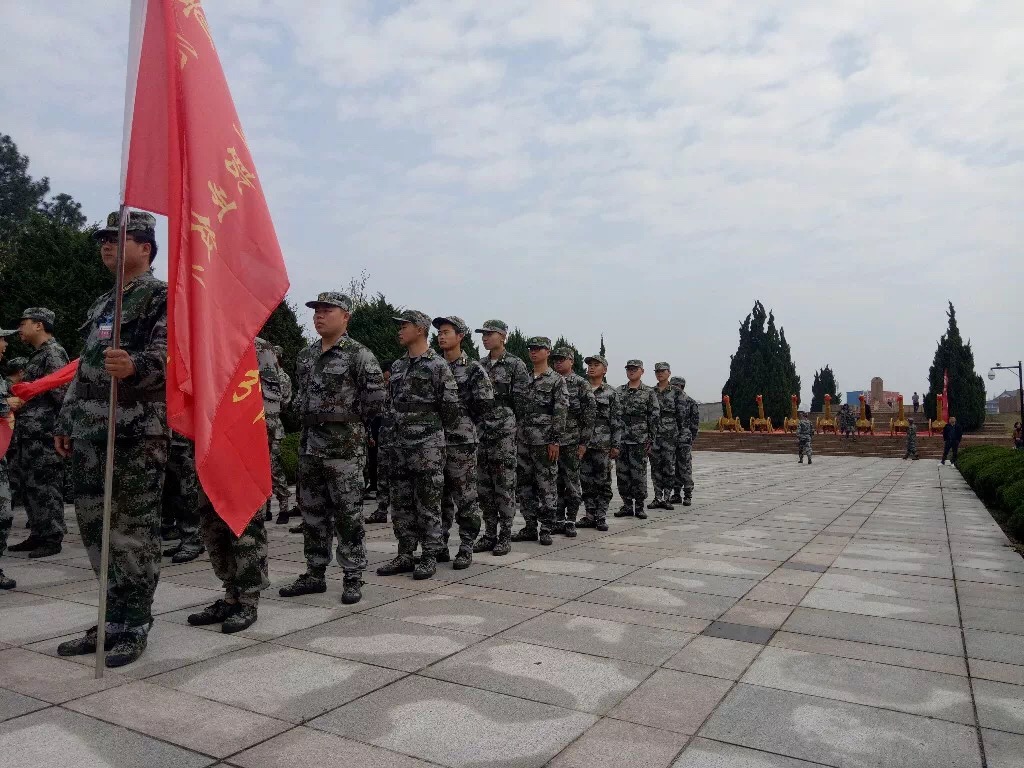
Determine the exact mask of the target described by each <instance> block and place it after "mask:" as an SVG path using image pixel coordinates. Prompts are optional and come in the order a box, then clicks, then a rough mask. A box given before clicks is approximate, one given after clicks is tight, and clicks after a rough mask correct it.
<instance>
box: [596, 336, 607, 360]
mask: <svg viewBox="0 0 1024 768" xmlns="http://www.w3.org/2000/svg"><path fill="white" fill-rule="evenodd" d="M598 354H599V355H601V357H603V358H604V359H605V360H607V359H608V353H607V352H605V350H604V334H603V333H602V334H601V351H600V352H598Z"/></svg>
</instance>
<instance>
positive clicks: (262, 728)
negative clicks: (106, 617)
mask: <svg viewBox="0 0 1024 768" xmlns="http://www.w3.org/2000/svg"><path fill="white" fill-rule="evenodd" d="M694 463H695V472H696V478H695V479H696V483H697V493H696V497H695V498H696V504H695V505H694V506H692V507H689V508H685V507H677V508H676V509H675V510H673V511H672V512H663V511H659V510H652V511H651V514H650V517H649V519H648V520H646V521H643V520H637V519H633V518H611V519H610V520H609V524H610V530H609V531H608V532H607V533H602V532H599V531H595V530H584V531H581V532H580V535H579V537H577V538H576V539H567V538H563V537H559V536H556V537H555V545H554V546H552V547H541V546H539V545H538V544H525V545H515V549H514V550H513V553H512V554H511V555H509V556H507V557H504V558H499V557H494V556H493V555H489V554H482V555H479V556H478V557H477V558H475V562H474V565H473V567H471V568H470V569H468V570H465V571H454V570H453V569H452V568H451V566H450V565H442V566H441V567H440V568H439V570H438V575H437V577H436V578H434V579H430V580H427V581H422V582H417V581H414V580H412V579H411V578H409V577H408V576H396V577H377V576H376V575H375V574H373V573H372V571H371V572H368V573H367V574H366V582H367V583H366V586H365V587H364V599H363V601H362V602H360V603H359V604H357V605H355V606H344V605H342V604H341V602H340V594H341V576H342V573H341V570H340V569H339V568H337V567H336V566H333V565H332V566H331V567H330V568H329V569H328V574H327V575H328V590H327V592H326V593H324V594H319V595H306V596H302V597H299V598H292V599H283V598H280V597H279V596H278V595H277V588H278V587H279V586H280V585H282V584H285V583H288V582H289V581H291V580H292V579H293V578H294V576H295V575H296V574H298V573H301V572H302V570H303V568H304V562H303V559H304V558H303V555H302V541H301V537H300V536H298V535H295V534H289V533H287V530H286V527H285V526H271V527H269V528H268V536H269V540H270V549H271V562H270V571H271V580H272V583H273V585H274V586H273V587H272V588H271V589H270V590H268V591H267V593H266V594H265V595H264V599H263V600H262V602H261V605H260V619H259V621H257V623H256V624H255V625H253V626H252V627H250V628H249V629H248V630H246V631H244V632H242V633H240V634H238V635H224V634H222V633H221V632H220V631H219V627H218V626H216V625H215V626H211V627H203V628H196V627H190V626H188V625H187V616H188V614H189V613H191V612H193V611H194V610H195V609H196V606H200V605H203V604H205V603H206V602H209V601H211V600H212V599H214V598H215V597H216V596H217V595H218V594H219V593H220V586H219V584H218V582H217V580H216V578H215V577H214V576H213V573H212V571H211V569H210V566H209V562H208V559H207V558H206V557H203V558H200V559H199V560H197V561H194V562H192V563H186V564H181V565H171V564H170V563H169V562H165V563H164V565H165V568H164V570H163V574H162V577H161V582H160V587H159V588H158V590H157V596H156V606H155V609H156V611H157V620H156V624H155V625H154V628H153V631H152V634H151V636H150V647H149V649H148V651H147V653H146V655H144V656H143V658H142V659H141V660H140V661H139V662H137V663H136V664H132V665H129V666H128V667H125V668H123V669H121V670H119V671H117V672H108V673H107V675H106V676H105V678H104V679H103V680H101V681H96V680H94V679H93V675H92V664H93V659H92V657H91V656H89V657H77V658H73V659H59V658H57V657H56V655H55V654H56V646H57V643H58V642H60V641H61V640H63V639H65V638H67V637H72V636H75V634H76V633H79V632H81V631H82V630H83V629H84V628H86V627H88V626H91V625H92V624H94V623H95V609H94V607H93V605H94V604H95V602H96V594H95V583H94V582H93V581H92V572H91V570H90V568H89V565H88V560H87V558H86V557H85V553H84V549H83V548H82V546H81V543H80V537H78V535H77V530H76V524H75V521H74V515H73V514H70V515H69V517H68V522H69V528H70V530H69V534H68V538H67V540H66V546H65V550H64V551H63V552H62V553H61V555H59V556H58V557H56V558H47V559H46V560H44V561H41V562H40V561H30V560H27V559H26V558H24V557H22V556H11V557H5V558H4V561H3V566H4V568H5V570H6V571H7V572H8V573H10V574H11V575H12V576H14V577H15V578H17V579H18V581H19V589H17V590H15V591H13V592H7V593H3V594H0V768H3V767H4V766H8V765H10V766H14V765H17V766H18V767H19V768H22V767H25V768H34V766H37V765H39V766H43V765H45V766H51V765H52V766H58V768H59V767H60V766H65V765H67V766H71V765H73V766H75V768H79V767H80V766H85V767H86V768H90V767H91V766H116V768H122V767H126V768H133V767H134V766H142V765H145V766H147V767H148V766H152V765H158V766H160V765H174V766H178V765H182V766H186V768H189V767H190V766H208V765H215V764H216V765H223V766H235V767H236V768H270V767H271V766H282V765H316V766H334V765H345V766H351V765H365V766H367V767H368V768H376V767H377V766H394V767H395V768H417V766H428V765H429V766H435V768H436V766H438V765H441V766H452V767H453V768H456V767H458V768H462V767H463V766H465V767H466V768H484V766H487V768H491V766H497V767H498V768H500V767H501V766H530V767H532V766H543V765H551V766H554V767H556V768H563V767H565V766H570V767H575V766H580V768H582V767H583V766H587V767H588V768H589V766H593V765H600V766H609V767H611V768H616V767H617V766H641V767H643V766H650V768H669V767H670V766H678V768H814V766H840V765H842V766H872V767H873V766H893V767H894V768H896V767H897V766H898V767H899V768H903V767H904V766H911V768H913V766H929V767H931V766H942V768H946V767H947V766H950V767H952V768H959V767H960V766H972V767H975V766H981V751H980V749H979V745H980V744H982V743H983V744H984V747H985V751H986V758H987V765H988V766H992V767H993V768H1004V767H1005V766H1020V765H1021V763H1022V761H1021V759H1020V755H1021V754H1024V709H1022V705H1021V702H1022V701H1024V664H1022V659H1024V623H1022V620H1021V618H1020V617H1021V615H1022V614H1021V612H1020V610H1019V607H1020V605H1021V604H1022V602H1024V601H1022V598H1024V561H1022V560H1021V559H1020V558H1019V556H1018V555H1016V554H1015V553H1013V552H1012V551H1011V550H1010V549H1009V548H1007V547H1006V539H1005V537H1004V536H1003V535H1002V532H1001V531H1000V530H999V528H998V526H996V525H995V523H994V522H993V521H992V519H991V517H990V516H989V514H988V512H987V511H986V510H985V508H984V506H983V505H982V504H981V503H980V502H979V501H978V500H977V498H976V497H975V496H974V494H973V493H971V492H970V489H969V488H968V487H967V486H966V484H965V483H964V482H963V479H962V478H961V477H960V475H959V474H958V473H957V471H956V470H955V468H952V467H939V466H938V464H937V462H935V461H927V460H923V461H920V462H915V463H912V464H911V463H903V462H900V461H895V460H888V459H861V458H855V457H821V458H820V459H819V461H817V462H815V464H814V465H813V467H807V466H806V465H798V464H797V463H796V462H795V461H793V460H792V457H786V456H757V455H752V454H724V453H707V452H699V453H698V454H697V455H696V457H695V461H694ZM616 506H617V505H616ZM15 513H16V520H15V529H16V530H19V529H20V526H23V524H24V512H23V510H21V509H17V510H15ZM517 527H518V526H517ZM15 540H17V537H15ZM367 542H368V548H369V551H370V560H371V562H372V563H379V562H383V561H386V560H388V559H390V558H391V557H392V556H393V553H394V551H395V542H394V540H393V536H392V533H391V529H390V527H389V526H370V527H369V529H368V538H367ZM954 579H955V581H954ZM975 705H976V707H975ZM975 711H976V712H977V716H975Z"/></svg>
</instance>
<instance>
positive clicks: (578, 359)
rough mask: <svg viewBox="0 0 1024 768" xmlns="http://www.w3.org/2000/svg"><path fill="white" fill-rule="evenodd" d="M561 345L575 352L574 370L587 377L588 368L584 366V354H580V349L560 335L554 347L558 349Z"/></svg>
mask: <svg viewBox="0 0 1024 768" xmlns="http://www.w3.org/2000/svg"><path fill="white" fill-rule="evenodd" d="M559 347H569V348H570V349H571V350H572V351H573V352H574V355H573V363H572V372H573V373H575V374H577V375H578V376H582V377H583V378H586V377H587V369H586V368H585V367H584V366H583V355H581V354H580V351H579V349H578V348H577V346H576V345H575V344H573V343H572V342H571V341H569V340H568V339H566V338H565V337H564V336H559V337H558V339H557V340H556V341H555V343H554V344H553V345H552V347H551V348H552V349H558V348H559Z"/></svg>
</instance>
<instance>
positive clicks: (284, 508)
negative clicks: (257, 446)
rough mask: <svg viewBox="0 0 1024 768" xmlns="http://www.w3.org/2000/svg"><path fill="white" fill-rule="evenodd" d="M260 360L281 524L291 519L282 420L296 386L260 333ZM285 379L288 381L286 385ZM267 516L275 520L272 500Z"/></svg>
mask: <svg viewBox="0 0 1024 768" xmlns="http://www.w3.org/2000/svg"><path fill="white" fill-rule="evenodd" d="M255 344H256V360H257V362H258V363H259V366H260V389H262V390H263V414H264V418H265V420H266V422H267V445H268V448H269V449H270V482H271V487H272V489H273V493H272V495H273V496H275V497H276V498H277V499H278V504H279V505H280V508H279V510H278V511H279V514H278V518H277V523H278V524H279V525H284V524H286V523H287V522H288V497H289V494H288V478H287V477H285V474H284V462H283V461H282V460H281V441H282V440H284V424H282V423H281V410H282V409H283V408H284V406H286V405H288V401H289V400H290V399H291V394H292V385H291V380H290V379H289V378H288V374H287V373H285V372H284V369H283V368H282V367H281V364H280V363H279V362H278V355H277V351H276V349H275V348H274V346H273V345H272V344H271V343H270V342H269V341H267V340H266V339H263V338H260V337H259V336H257V337H256V339H255ZM285 382H288V383H287V384H285ZM262 511H263V519H264V520H265V521H270V520H273V519H274V516H273V514H272V513H271V511H270V499H267V503H266V504H265V505H264V507H263V510H262Z"/></svg>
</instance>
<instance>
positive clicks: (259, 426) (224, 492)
mask: <svg viewBox="0 0 1024 768" xmlns="http://www.w3.org/2000/svg"><path fill="white" fill-rule="evenodd" d="M131 27H132V42H131V46H130V49H129V71H128V87H127V89H126V93H127V98H126V106H125V135H124V158H123V167H122V200H123V202H124V204H125V205H129V206H134V207H137V208H144V209H147V210H150V211H156V212H158V213H166V214H167V216H168V241H169V242H168V246H169V248H168V250H169V252H170V254H169V256H168V283H169V286H170V291H169V297H168V309H167V312H168V321H167V327H168V350H167V352H168V363H167V419H168V422H169V423H170V425H171V427H172V428H173V429H174V430H175V431H177V432H180V433H181V434H183V435H186V436H187V437H190V438H192V439H194V440H195V444H196V469H197V470H198V473H199V480H200V482H201V483H202V485H203V489H204V490H205V491H206V494H207V495H208V496H209V498H210V501H211V502H212V503H213V506H214V508H215V509H216V510H217V514H218V515H220V517H221V518H223V519H224V521H225V522H226V523H227V524H228V525H229V526H230V527H231V530H233V531H234V532H235V533H236V534H239V533H241V532H242V530H243V529H244V528H245V526H246V525H247V524H248V522H249V520H250V519H252V516H253V514H254V513H255V512H256V511H257V510H258V509H259V508H260V507H261V506H262V505H263V503H264V501H266V499H267V498H268V497H269V496H270V488H271V486H270V457H269V453H268V450H267V435H266V422H265V419H264V413H263V398H262V395H261V388H260V380H259V366H258V365H257V363H256V351H255V348H254V346H253V339H254V338H255V337H256V334H257V333H258V332H259V330H260V328H261V327H262V326H263V324H264V322H266V320H267V318H268V317H269V316H270V313H271V312H272V311H273V310H274V308H275V307H277V305H278V304H279V303H280V302H281V300H282V299H283V298H284V295H285V293H286V292H287V290H288V275H287V273H286V271H285V266H284V260H283V258H282V256H281V248H280V246H279V245H278V242H277V235H276V233H275V232H274V225H273V222H272V221H271V219H270V211H269V210H268V208H267V203H266V200H265V198H264V196H263V189H262V187H261V185H260V182H259V178H258V177H257V175H256V168H255V165H254V164H253V160H252V155H251V154H250V152H249V147H248V145H247V144H246V141H245V135H244V134H243V132H242V126H241V122H240V121H239V119H238V114H237V112H236V111H235V106H234V102H233V101H232V99H231V93H230V91H229V90H228V85H227V81H226V80H225V78H224V71H223V69H222V68H221V65H220V60H219V58H218V56H217V50H216V48H215V47H214V44H213V36H212V35H211V32H210V27H209V25H208V24H207V21H206V16H205V14H204V13H203V8H202V5H201V4H200V2H199V0H133V6H132V21H131Z"/></svg>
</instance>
